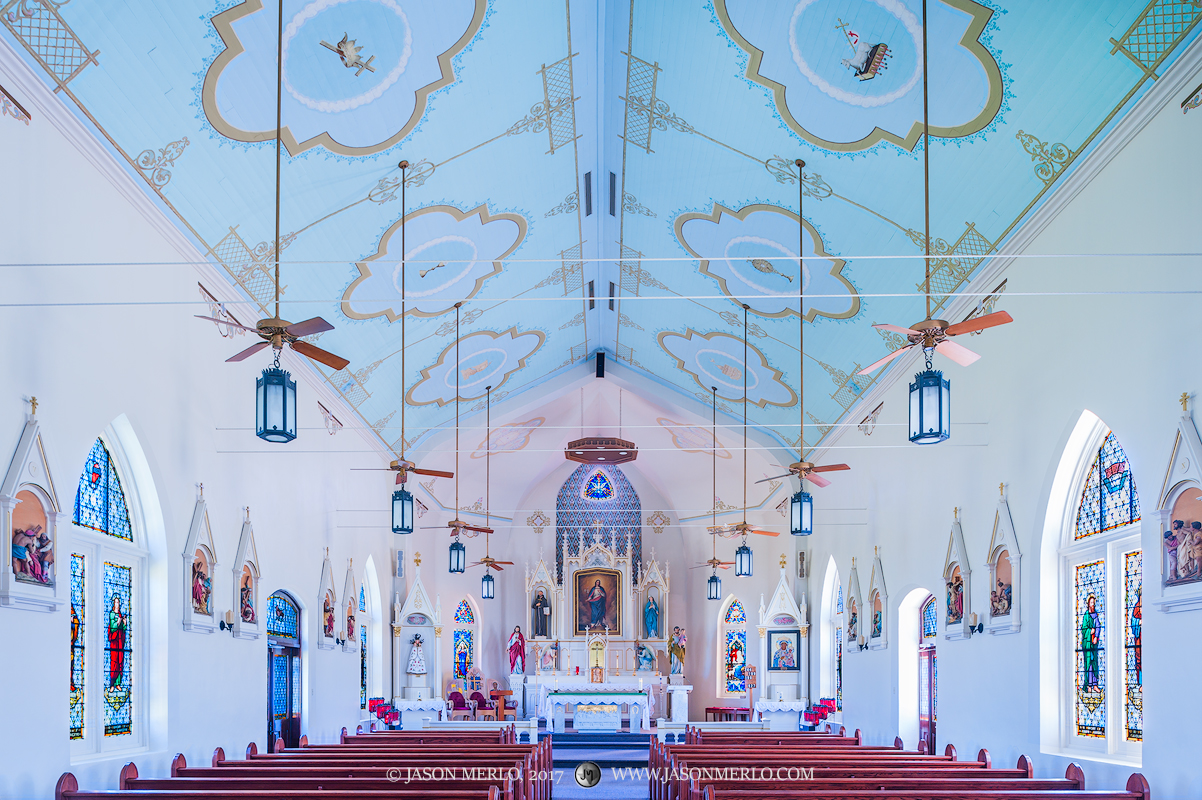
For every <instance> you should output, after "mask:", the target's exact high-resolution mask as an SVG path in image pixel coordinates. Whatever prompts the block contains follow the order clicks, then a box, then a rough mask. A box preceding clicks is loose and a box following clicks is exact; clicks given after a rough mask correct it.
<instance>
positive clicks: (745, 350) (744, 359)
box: [743, 303, 750, 525]
mask: <svg viewBox="0 0 1202 800" xmlns="http://www.w3.org/2000/svg"><path fill="white" fill-rule="evenodd" d="M749 308H750V306H749V305H747V304H746V303H744V304H743V524H744V525H746V524H747V309H749Z"/></svg>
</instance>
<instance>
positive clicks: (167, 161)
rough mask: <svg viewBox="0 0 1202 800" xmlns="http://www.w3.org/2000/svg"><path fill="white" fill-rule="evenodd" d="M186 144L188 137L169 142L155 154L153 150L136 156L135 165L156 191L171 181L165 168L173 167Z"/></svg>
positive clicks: (144, 151) (169, 172)
mask: <svg viewBox="0 0 1202 800" xmlns="http://www.w3.org/2000/svg"><path fill="white" fill-rule="evenodd" d="M188 144H189V142H188V137H187V136H185V137H184V138H182V139H180V140H179V141H175V142H171V143H170V144H169V145H167V146H166V147H164V148H162V149H160V150H159V151H158V152H157V153H156V152H155V151H154V149H149V150H143V151H142V152H141V153H139V154H138V158H137V161H136V162H135V163H136V164H137V165H138V169H140V170H141V171H142V174H143V175H145V176H146V180H148V181H150V182H151V183H152V184H154V187H155V188H156V189H162V188H163V187H164V186H166V185H167V184H168V183H169V182H170V181H171V170H169V169H167V168H168V167H174V166H175V160H176V159H177V158H179V157H180V156H182V155H183V154H184V148H186V147H187V146H188Z"/></svg>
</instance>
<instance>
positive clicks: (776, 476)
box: [756, 472, 793, 483]
mask: <svg viewBox="0 0 1202 800" xmlns="http://www.w3.org/2000/svg"><path fill="white" fill-rule="evenodd" d="M792 474H793V473H792V472H786V473H785V474H784V475H774V476H773V477H771V478H764V479H763V480H762V481H756V483H767V482H768V481H775V480H779V479H780V478H787V477H789V476H790V475H792Z"/></svg>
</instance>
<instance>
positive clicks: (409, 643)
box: [392, 553, 445, 730]
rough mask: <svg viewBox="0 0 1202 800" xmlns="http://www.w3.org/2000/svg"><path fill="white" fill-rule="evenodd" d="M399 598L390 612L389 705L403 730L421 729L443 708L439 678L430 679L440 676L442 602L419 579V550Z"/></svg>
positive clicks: (420, 573)
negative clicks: (410, 579) (402, 596)
mask: <svg viewBox="0 0 1202 800" xmlns="http://www.w3.org/2000/svg"><path fill="white" fill-rule="evenodd" d="M399 601H400V597H399V596H398V597H397V602H394V603H393V611H392V685H393V686H394V687H395V692H396V694H395V695H394V696H393V698H392V706H393V708H395V709H396V710H398V711H400V712H401V727H402V728H403V729H404V730H414V729H417V730H420V729H421V727H422V720H423V719H430V720H433V721H438V720H439V719H441V718H442V716H443V712H444V709H445V703H444V702H443V699H442V690H441V680H437V679H432V678H431V676H434V677H435V678H437V676H441V675H442V630H443V628H442V603H441V600H440V598H438V597H435V598H434V599H433V601H431V599H430V595H429V593H428V592H427V591H426V586H425V584H424V583H423V582H422V559H421V554H420V553H417V554H415V555H414V558H413V584H412V586H411V587H410V588H409V593H408V595H407V596H406V597H405V602H404V603H401V602H399Z"/></svg>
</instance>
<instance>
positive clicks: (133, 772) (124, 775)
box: [117, 761, 138, 792]
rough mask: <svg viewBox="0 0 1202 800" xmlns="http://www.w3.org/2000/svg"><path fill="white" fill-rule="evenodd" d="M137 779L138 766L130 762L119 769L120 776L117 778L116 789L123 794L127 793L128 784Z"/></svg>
mask: <svg viewBox="0 0 1202 800" xmlns="http://www.w3.org/2000/svg"><path fill="white" fill-rule="evenodd" d="M137 777H138V765H137V764H135V763H134V762H132V761H130V762H129V763H128V764H126V765H125V766H124V767H122V768H121V774H120V775H119V776H118V778H117V788H118V789H120V790H121V791H123V792H128V791H129V782H130V781H131V780H134V779H135V778H137Z"/></svg>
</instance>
